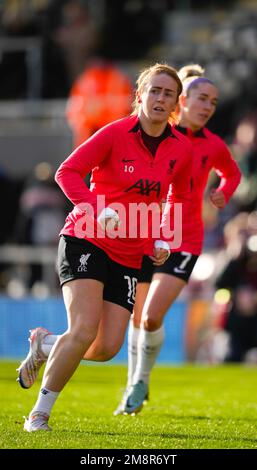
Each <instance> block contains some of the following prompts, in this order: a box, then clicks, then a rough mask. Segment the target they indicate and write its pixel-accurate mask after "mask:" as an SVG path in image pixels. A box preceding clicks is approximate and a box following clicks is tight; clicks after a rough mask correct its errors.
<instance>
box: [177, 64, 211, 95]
mask: <svg viewBox="0 0 257 470" xmlns="http://www.w3.org/2000/svg"><path fill="white" fill-rule="evenodd" d="M204 72H205V69H204V68H203V67H202V66H201V65H199V64H188V65H184V67H181V69H179V71H178V76H179V78H180V80H181V82H182V84H183V95H187V94H188V89H189V88H190V89H191V88H194V87H195V86H197V82H196V83H195V86H194V85H193V84H192V85H191V83H193V81H194V80H196V79H197V78H203V77H204ZM190 85H191V86H190Z"/></svg>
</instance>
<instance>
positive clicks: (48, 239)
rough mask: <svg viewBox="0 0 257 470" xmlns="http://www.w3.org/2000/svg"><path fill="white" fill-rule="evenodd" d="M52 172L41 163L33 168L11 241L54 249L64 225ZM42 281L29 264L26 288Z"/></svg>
mask: <svg viewBox="0 0 257 470" xmlns="http://www.w3.org/2000/svg"><path fill="white" fill-rule="evenodd" d="M53 175H54V169H53V168H52V166H51V165H50V164H49V163H46V162H41V163H39V164H38V165H36V167H35V168H34V171H33V174H32V176H31V177H30V178H29V179H28V181H27V183H26V184H25V187H24V189H23V191H22V193H21V197H20V213H19V216H18V222H17V225H16V230H15V232H16V233H15V234H14V238H15V239H16V241H17V242H19V243H23V244H26V245H33V246H54V245H55V244H56V245H57V243H58V233H59V231H60V229H61V227H62V224H63V217H64V215H65V204H66V201H65V199H64V197H63V195H62V192H61V191H60V190H59V188H58V187H57V186H56V184H55V182H54V176H53ZM41 278H42V267H41V265H39V264H32V265H31V267H30V275H29V281H28V287H29V288H31V287H32V286H33V285H34V284H35V282H37V281H40V280H41Z"/></svg>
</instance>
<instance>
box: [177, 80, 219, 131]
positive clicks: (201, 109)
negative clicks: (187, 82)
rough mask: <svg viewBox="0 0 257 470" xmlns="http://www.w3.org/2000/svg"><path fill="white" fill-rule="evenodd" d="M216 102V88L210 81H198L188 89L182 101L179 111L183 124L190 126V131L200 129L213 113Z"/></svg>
mask: <svg viewBox="0 0 257 470" xmlns="http://www.w3.org/2000/svg"><path fill="white" fill-rule="evenodd" d="M217 103H218V90H217V88H216V87H215V86H214V85H212V84H211V83H199V84H198V85H197V87H195V88H192V89H191V90H189V95H188V96H187V97H186V98H184V101H182V104H181V113H182V120H183V121H184V125H186V127H190V129H192V131H197V130H199V129H201V128H202V127H204V126H205V125H206V124H207V122H208V121H209V119H210V118H211V117H212V116H213V114H214V113H215V110H216V107H217ZM185 121H186V122H185Z"/></svg>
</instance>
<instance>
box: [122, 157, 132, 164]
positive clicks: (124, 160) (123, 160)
mask: <svg viewBox="0 0 257 470" xmlns="http://www.w3.org/2000/svg"><path fill="white" fill-rule="evenodd" d="M121 161H122V162H123V163H131V162H134V161H135V160H126V158H123V159H122V160H121Z"/></svg>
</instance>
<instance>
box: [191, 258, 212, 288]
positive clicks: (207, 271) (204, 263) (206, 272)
mask: <svg viewBox="0 0 257 470" xmlns="http://www.w3.org/2000/svg"><path fill="white" fill-rule="evenodd" d="M214 269H215V261H214V258H213V256H212V255H210V254H207V253H203V254H202V255H201V256H200V257H199V258H198V261H197V263H196V266H195V269H194V271H193V273H192V278H193V279H194V280H196V281H206V280H207V279H209V277H211V276H212V274H213V273H214Z"/></svg>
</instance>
